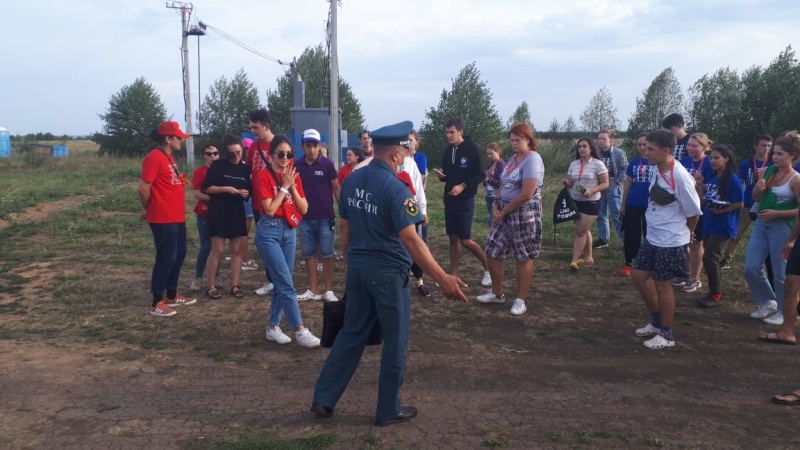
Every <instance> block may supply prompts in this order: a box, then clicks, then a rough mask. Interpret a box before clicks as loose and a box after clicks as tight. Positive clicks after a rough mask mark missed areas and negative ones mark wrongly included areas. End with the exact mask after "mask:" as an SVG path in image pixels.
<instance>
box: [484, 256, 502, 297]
mask: <svg viewBox="0 0 800 450" xmlns="http://www.w3.org/2000/svg"><path fill="white" fill-rule="evenodd" d="M487 259H488V263H489V274H490V275H491V276H492V292H493V293H494V294H496V295H500V294H502V293H503V260H502V259H494V258H491V257H488V258H487Z"/></svg>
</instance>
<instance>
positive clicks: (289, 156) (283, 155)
mask: <svg viewBox="0 0 800 450" xmlns="http://www.w3.org/2000/svg"><path fill="white" fill-rule="evenodd" d="M275 156H277V157H278V158H286V159H292V158H293V157H294V153H292V152H275Z"/></svg>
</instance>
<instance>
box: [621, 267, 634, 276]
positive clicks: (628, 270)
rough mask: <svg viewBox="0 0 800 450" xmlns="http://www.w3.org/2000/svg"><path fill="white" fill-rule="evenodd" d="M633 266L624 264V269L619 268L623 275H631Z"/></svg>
mask: <svg viewBox="0 0 800 450" xmlns="http://www.w3.org/2000/svg"><path fill="white" fill-rule="evenodd" d="M632 271H633V268H632V267H631V266H622V269H620V270H619V275H620V276H623V277H629V276H631V272H632Z"/></svg>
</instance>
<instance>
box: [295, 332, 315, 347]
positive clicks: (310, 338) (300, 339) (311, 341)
mask: <svg viewBox="0 0 800 450" xmlns="http://www.w3.org/2000/svg"><path fill="white" fill-rule="evenodd" d="M294 337H295V339H297V343H298V344H300V345H301V346H303V347H308V348H314V347H319V338H318V337H316V336H314V335H313V334H311V332H310V331H308V328H304V329H303V330H302V331H298V332H297V333H295V335H294Z"/></svg>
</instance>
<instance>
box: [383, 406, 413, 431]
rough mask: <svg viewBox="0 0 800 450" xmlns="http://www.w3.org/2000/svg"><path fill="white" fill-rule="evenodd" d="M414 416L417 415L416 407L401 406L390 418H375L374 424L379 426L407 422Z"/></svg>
mask: <svg viewBox="0 0 800 450" xmlns="http://www.w3.org/2000/svg"><path fill="white" fill-rule="evenodd" d="M414 417H417V408H414V407H413V406H403V407H401V408H400V412H399V413H397V415H396V416H394V417H392V418H391V419H386V420H376V421H375V425H377V426H379V427H385V426H386V425H394V424H396V423H401V422H407V421H409V420H411V419H413V418H414Z"/></svg>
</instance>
